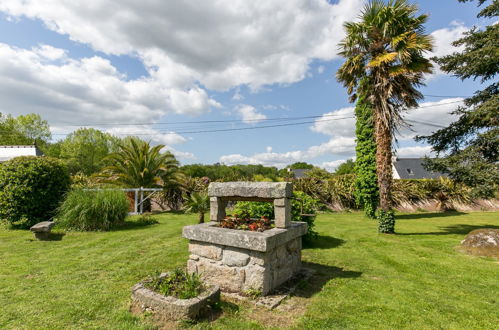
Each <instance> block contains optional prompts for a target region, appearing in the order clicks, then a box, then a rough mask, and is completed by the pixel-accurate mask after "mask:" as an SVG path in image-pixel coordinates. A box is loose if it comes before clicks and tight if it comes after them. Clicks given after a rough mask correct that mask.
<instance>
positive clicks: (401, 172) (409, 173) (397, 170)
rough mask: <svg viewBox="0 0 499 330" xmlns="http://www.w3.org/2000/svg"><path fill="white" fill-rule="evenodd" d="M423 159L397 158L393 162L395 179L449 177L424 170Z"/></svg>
mask: <svg viewBox="0 0 499 330" xmlns="http://www.w3.org/2000/svg"><path fill="white" fill-rule="evenodd" d="M423 162H424V159H423V158H396V159H395V160H394V161H393V178H394V179H436V178H439V177H441V176H444V177H446V176H447V175H446V174H444V173H440V172H431V171H428V170H427V169H425V168H424V166H423Z"/></svg>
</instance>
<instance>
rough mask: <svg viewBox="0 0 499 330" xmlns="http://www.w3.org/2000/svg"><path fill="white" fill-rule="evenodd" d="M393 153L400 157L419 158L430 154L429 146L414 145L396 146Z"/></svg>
mask: <svg viewBox="0 0 499 330" xmlns="http://www.w3.org/2000/svg"><path fill="white" fill-rule="evenodd" d="M395 155H396V156H397V157H400V158H420V157H424V156H432V155H433V153H432V152H431V147H430V146H415V147H403V148H398V149H397V151H396V153H395Z"/></svg>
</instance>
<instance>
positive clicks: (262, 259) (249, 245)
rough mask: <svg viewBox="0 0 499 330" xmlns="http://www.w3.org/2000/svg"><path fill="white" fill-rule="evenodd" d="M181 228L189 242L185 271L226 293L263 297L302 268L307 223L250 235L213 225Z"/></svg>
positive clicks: (246, 232) (295, 223)
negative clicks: (244, 293)
mask: <svg viewBox="0 0 499 330" xmlns="http://www.w3.org/2000/svg"><path fill="white" fill-rule="evenodd" d="M215 225H216V223H208V224H202V225H194V226H187V227H184V231H183V236H184V237H186V238H188V239H189V240H190V242H189V252H190V253H191V255H190V257H189V260H188V262H187V269H188V271H189V272H191V273H198V274H200V276H201V277H202V279H203V280H204V281H205V282H207V283H209V284H213V285H217V286H219V287H220V289H221V290H222V291H225V292H245V291H248V290H258V291H261V293H262V294H263V295H266V294H267V293H269V292H270V291H272V290H273V289H274V288H276V287H278V286H279V285H280V284H282V283H284V282H285V281H287V280H288V279H289V278H291V277H292V276H293V274H294V273H296V272H297V271H299V270H300V268H301V248H302V242H301V237H302V236H303V235H304V234H305V233H306V231H307V226H306V223H302V222H293V223H291V226H290V227H289V228H287V229H281V228H273V229H270V230H267V231H264V232H249V231H243V230H235V229H226V228H220V227H216V226H215Z"/></svg>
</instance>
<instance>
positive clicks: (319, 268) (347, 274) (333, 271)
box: [294, 262, 362, 298]
mask: <svg viewBox="0 0 499 330" xmlns="http://www.w3.org/2000/svg"><path fill="white" fill-rule="evenodd" d="M302 266H303V267H304V268H308V269H311V270H313V271H314V272H315V273H314V274H313V275H312V276H311V277H310V279H309V280H308V281H306V282H305V283H299V284H298V288H297V290H296V291H295V293H294V295H295V296H299V297H304V298H310V297H312V296H313V295H315V294H316V293H318V292H320V291H321V290H322V288H323V287H324V285H325V284H326V283H327V282H329V281H330V280H332V279H335V278H348V279H356V278H358V277H360V276H361V275H362V272H357V271H351V270H345V269H343V268H341V267H335V266H329V265H321V264H316V263H313V262H303V263H302Z"/></svg>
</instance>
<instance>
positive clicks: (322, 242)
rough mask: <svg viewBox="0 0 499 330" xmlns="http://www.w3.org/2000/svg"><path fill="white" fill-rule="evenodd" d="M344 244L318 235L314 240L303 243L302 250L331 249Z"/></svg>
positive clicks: (342, 241) (338, 240) (329, 237)
mask: <svg viewBox="0 0 499 330" xmlns="http://www.w3.org/2000/svg"><path fill="white" fill-rule="evenodd" d="M343 243H345V241H344V240H342V239H340V238H335V237H331V236H324V235H319V236H318V237H317V238H316V239H314V240H310V241H304V242H303V248H304V249H332V248H335V247H338V246H340V245H342V244H343Z"/></svg>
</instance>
